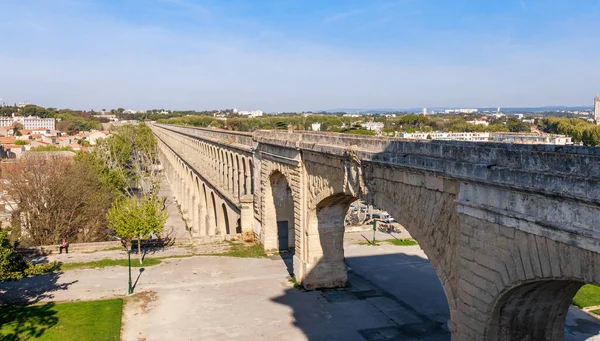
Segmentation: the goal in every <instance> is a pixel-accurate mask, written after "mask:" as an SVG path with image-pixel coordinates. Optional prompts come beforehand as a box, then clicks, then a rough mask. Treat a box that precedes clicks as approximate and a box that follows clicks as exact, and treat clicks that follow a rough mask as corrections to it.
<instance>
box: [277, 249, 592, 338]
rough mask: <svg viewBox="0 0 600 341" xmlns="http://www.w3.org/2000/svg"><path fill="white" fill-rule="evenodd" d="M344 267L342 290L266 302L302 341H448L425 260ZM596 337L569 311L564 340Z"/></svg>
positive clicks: (445, 311) (352, 261)
mask: <svg viewBox="0 0 600 341" xmlns="http://www.w3.org/2000/svg"><path fill="white" fill-rule="evenodd" d="M284 261H285V259H284ZM286 265H287V262H286ZM346 265H347V267H348V270H349V271H348V283H349V285H348V287H347V288H342V289H325V290H315V291H305V290H302V289H286V291H285V293H284V294H283V295H282V296H279V297H276V298H274V299H272V300H273V301H274V302H277V303H279V304H283V305H286V306H289V307H290V308H291V310H292V314H293V317H294V318H293V321H294V322H293V324H294V326H295V327H296V328H298V329H300V330H301V331H302V332H303V333H304V335H305V337H306V339H307V340H310V341H325V340H327V341H329V340H344V341H347V340H348V341H350V340H356V341H384V340H386V341H408V340H411V341H412V340H431V341H448V340H450V338H451V335H450V332H449V331H448V328H447V321H448V319H449V318H450V312H449V308H448V303H447V300H446V296H445V293H444V290H443V288H442V285H441V283H440V281H439V279H438V277H437V275H436V273H435V271H434V269H433V267H432V266H431V263H430V262H429V260H427V259H424V258H421V257H419V256H412V255H406V254H401V253H396V254H386V255H377V256H364V257H348V258H346ZM315 301H316V302H318V304H315V303H311V302H315ZM599 334H600V320H598V319H595V318H594V317H591V316H589V315H587V314H586V313H584V312H583V311H581V310H579V309H577V308H575V307H571V308H570V309H569V314H568V316H567V319H566V328H565V338H564V340H565V341H584V340H592V339H593V340H596V338H593V337H598V335H599ZM598 339H600V337H599V338H598Z"/></svg>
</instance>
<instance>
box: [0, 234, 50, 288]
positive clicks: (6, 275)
mask: <svg viewBox="0 0 600 341" xmlns="http://www.w3.org/2000/svg"><path fill="white" fill-rule="evenodd" d="M8 234H9V230H8V229H1V228H0V281H12V280H19V279H21V278H23V277H25V276H29V275H39V274H42V273H45V272H48V271H51V270H53V269H54V267H55V266H56V263H47V264H31V263H30V262H28V261H27V260H25V259H24V258H23V256H21V255H20V254H18V253H16V252H15V249H16V248H17V246H18V245H19V242H11V241H10V239H9V238H8Z"/></svg>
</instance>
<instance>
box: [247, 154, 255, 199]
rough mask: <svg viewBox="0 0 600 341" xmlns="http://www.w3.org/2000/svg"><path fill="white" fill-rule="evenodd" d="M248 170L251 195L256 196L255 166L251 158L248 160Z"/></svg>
mask: <svg viewBox="0 0 600 341" xmlns="http://www.w3.org/2000/svg"><path fill="white" fill-rule="evenodd" d="M248 170H249V171H250V186H249V187H250V194H254V164H253V163H252V160H251V159H250V158H248Z"/></svg>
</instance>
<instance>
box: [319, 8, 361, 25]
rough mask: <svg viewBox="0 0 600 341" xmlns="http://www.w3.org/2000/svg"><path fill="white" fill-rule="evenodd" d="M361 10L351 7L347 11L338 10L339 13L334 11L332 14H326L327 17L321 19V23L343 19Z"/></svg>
mask: <svg viewBox="0 0 600 341" xmlns="http://www.w3.org/2000/svg"><path fill="white" fill-rule="evenodd" d="M361 12H362V11H361V10H359V9H353V10H350V11H347V12H339V13H335V14H333V15H330V16H328V17H327V18H325V19H323V24H329V23H332V22H335V21H340V20H344V19H346V18H349V17H352V16H355V15H357V14H360V13H361Z"/></svg>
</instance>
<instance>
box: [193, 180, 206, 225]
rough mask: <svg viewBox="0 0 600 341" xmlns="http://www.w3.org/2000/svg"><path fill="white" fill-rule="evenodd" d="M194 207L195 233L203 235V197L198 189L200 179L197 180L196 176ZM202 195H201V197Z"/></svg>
mask: <svg viewBox="0 0 600 341" xmlns="http://www.w3.org/2000/svg"><path fill="white" fill-rule="evenodd" d="M195 189H196V193H195V196H196V207H195V213H196V217H195V223H196V231H195V232H196V233H197V234H200V235H204V234H205V228H204V224H205V218H204V216H205V213H204V210H205V208H206V206H205V199H204V197H203V193H202V192H201V189H200V181H199V180H198V178H197V177H196V187H195ZM201 196H202V197H201Z"/></svg>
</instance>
